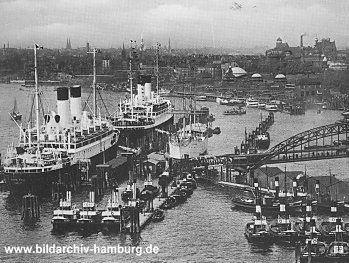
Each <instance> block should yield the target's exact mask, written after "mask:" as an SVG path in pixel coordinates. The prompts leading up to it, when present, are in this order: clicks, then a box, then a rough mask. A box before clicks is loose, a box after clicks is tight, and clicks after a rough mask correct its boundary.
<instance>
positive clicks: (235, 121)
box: [0, 84, 349, 263]
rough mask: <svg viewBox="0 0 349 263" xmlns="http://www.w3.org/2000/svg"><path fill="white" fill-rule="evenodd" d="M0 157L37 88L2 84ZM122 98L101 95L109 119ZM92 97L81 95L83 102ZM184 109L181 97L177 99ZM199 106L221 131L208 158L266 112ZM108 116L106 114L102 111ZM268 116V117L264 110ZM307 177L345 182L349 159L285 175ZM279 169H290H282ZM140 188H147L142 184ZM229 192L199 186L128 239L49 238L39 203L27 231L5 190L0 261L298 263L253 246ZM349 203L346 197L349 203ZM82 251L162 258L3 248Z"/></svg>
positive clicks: (298, 124)
mask: <svg viewBox="0 0 349 263" xmlns="http://www.w3.org/2000/svg"><path fill="white" fill-rule="evenodd" d="M42 91H43V95H44V97H45V98H46V101H43V107H44V108H45V110H47V109H48V106H50V109H51V110H54V107H55V106H54V105H55V92H54V88H53V87H44V88H43V89H42ZM0 93H1V95H2V96H1V97H0V123H1V125H0V152H1V154H2V155H4V153H5V152H6V147H7V145H8V144H9V143H12V142H13V143H14V144H16V143H17V140H18V127H17V126H16V124H15V123H14V122H13V121H11V120H10V117H9V115H8V112H9V111H10V110H11V109H12V107H13V101H14V99H15V98H16V99H17V104H18V108H19V111H20V112H22V113H23V114H24V118H26V117H27V115H28V113H29V111H30V108H31V103H32V100H31V96H30V94H32V93H33V92H32V89H31V88H25V87H21V86H19V85H8V84H0ZM124 95H125V94H120V93H113V92H104V93H103V97H104V98H105V103H106V105H107V107H108V110H109V112H110V113H112V112H113V111H115V110H116V105H117V103H119V100H120V99H121V98H122V96H124ZM87 97H88V93H87V92H85V93H83V99H84V98H85V99H86V98H87ZM173 100H174V103H175V104H176V105H180V99H178V98H175V99H173ZM197 106H198V108H200V107H201V106H202V107H208V108H209V109H210V112H211V113H213V114H214V116H215V119H216V120H215V122H214V123H213V127H216V126H219V127H220V129H221V134H220V135H214V136H213V137H212V138H210V141H209V154H212V155H220V154H225V153H232V152H233V148H234V146H235V145H237V146H239V145H240V144H241V141H242V140H243V139H244V133H245V128H246V130H247V132H250V131H252V129H254V128H255V127H256V126H257V124H258V122H259V120H260V118H261V111H260V110H258V109H247V114H246V115H239V116H224V115H223V112H224V110H226V109H227V108H228V106H221V105H218V104H217V103H215V102H197ZM101 111H102V113H103V109H101ZM340 114H341V112H338V111H323V112H321V113H320V114H318V113H317V111H316V110H308V111H307V112H306V114H305V115H300V116H290V115H287V114H283V113H276V114H275V123H274V125H273V126H272V127H271V129H270V130H269V132H270V135H271V146H274V145H276V144H277V143H279V142H281V141H283V140H285V139H287V138H288V137H290V136H292V135H295V134H296V133H299V132H301V131H305V130H308V129H311V128H314V127H318V126H321V125H325V124H330V123H333V122H335V121H336V120H338V119H340V118H341V116H340ZM262 115H263V118H265V117H266V116H267V112H265V111H263V112H262ZM305 164H306V169H307V174H308V175H310V176H312V175H323V176H325V175H328V171H329V169H331V172H332V174H336V176H337V178H339V179H346V178H347V177H348V175H347V171H348V168H349V163H348V160H347V159H346V158H344V159H337V160H336V159H335V160H323V161H314V162H307V163H293V164H287V165H286V166H287V170H299V171H304V168H305ZM280 167H282V169H283V168H284V167H285V165H281V166H280ZM139 187H142V186H141V185H140V186H139ZM87 196H88V194H87V193H85V192H83V193H79V194H73V203H77V204H78V203H79V204H81V203H82V202H83V201H86V200H87ZM231 196H232V193H231V192H230V190H227V189H222V188H220V187H219V186H215V185H212V184H201V185H199V187H198V189H197V190H195V191H194V194H193V195H192V196H191V197H190V198H189V199H188V200H187V201H186V202H185V203H184V204H182V205H180V206H177V207H175V208H174V209H171V210H168V211H166V212H165V220H164V221H162V222H159V223H151V224H149V225H148V226H146V228H145V229H144V230H143V231H142V232H141V234H140V236H138V237H132V238H131V237H130V235H124V234H119V235H114V236H109V235H103V234H102V233H97V234H92V235H90V236H81V235H78V234H77V233H68V234H64V235H54V234H52V233H51V229H52V225H51V217H52V212H53V209H54V204H52V203H51V201H49V200H46V201H42V203H41V218H40V221H39V222H38V223H37V224H36V225H34V226H25V225H24V224H23V222H22V220H21V210H20V203H19V201H18V200H16V199H14V198H12V197H10V196H9V195H8V193H7V192H0V233H1V234H0V261H1V262H262V263H264V262H295V250H294V249H292V248H286V247H281V246H278V245H272V246H270V247H258V246H253V245H251V244H249V243H248V242H247V240H246V239H245V237H244V235H243V233H244V227H245V224H246V223H247V222H249V221H250V220H251V218H252V214H250V213H246V212H243V211H238V210H233V209H231V201H230V200H231ZM348 198H349V197H348ZM106 202H107V197H104V198H103V199H102V200H101V201H99V204H98V205H99V208H102V207H103V206H105V205H106ZM46 244H48V245H49V246H53V245H55V246H73V245H76V246H79V247H80V246H84V247H90V248H93V247H94V246H98V247H99V248H101V247H103V246H105V247H107V246H118V245H120V246H123V247H127V246H134V245H137V246H138V247H142V248H143V249H145V248H146V247H150V246H152V247H154V246H156V247H158V248H159V251H158V253H157V254H147V253H144V254H142V255H137V254H136V253H133V254H132V253H131V254H128V253H124V254H122V253H116V254H111V253H94V252H98V251H89V252H88V253H76V254H56V253H53V254H51V253H42V254H7V253H5V249H4V246H33V247H34V246H36V245H40V246H43V245H46Z"/></svg>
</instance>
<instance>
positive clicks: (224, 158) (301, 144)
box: [184, 120, 349, 171]
mask: <svg viewBox="0 0 349 263" xmlns="http://www.w3.org/2000/svg"><path fill="white" fill-rule="evenodd" d="M348 133H349V121H346V120H341V121H337V122H335V123H333V124H329V125H324V126H320V127H317V128H313V129H311V130H307V131H304V132H301V133H298V134H296V135H294V136H292V137H290V138H288V139H286V140H284V141H282V142H280V143H279V144H277V145H275V146H274V147H272V148H270V149H269V150H268V151H266V152H264V153H256V154H225V155H219V156H202V157H199V158H193V159H187V160H184V163H186V164H187V165H189V167H197V166H207V165H219V164H223V165H226V166H227V167H229V168H231V169H238V170H245V171H247V170H250V169H252V170H253V169H256V168H258V167H261V166H263V165H265V164H274V163H289V162H302V161H312V160H323V159H335V158H346V157H349V138H348Z"/></svg>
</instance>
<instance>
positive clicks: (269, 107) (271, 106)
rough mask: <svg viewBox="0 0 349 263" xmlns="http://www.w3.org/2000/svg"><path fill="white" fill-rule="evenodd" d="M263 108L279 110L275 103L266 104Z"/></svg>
mask: <svg viewBox="0 0 349 263" xmlns="http://www.w3.org/2000/svg"><path fill="white" fill-rule="evenodd" d="M265 109H266V110H267V111H278V110H279V108H278V105H276V104H266V105H265Z"/></svg>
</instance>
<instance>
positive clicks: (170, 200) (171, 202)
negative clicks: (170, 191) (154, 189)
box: [161, 196, 178, 209]
mask: <svg viewBox="0 0 349 263" xmlns="http://www.w3.org/2000/svg"><path fill="white" fill-rule="evenodd" d="M177 204H178V202H177V200H176V198H174V197H173V196H169V197H168V198H167V199H166V200H165V202H164V204H163V205H162V206H161V208H163V209H171V208H173V207H175V206H176V205H177Z"/></svg>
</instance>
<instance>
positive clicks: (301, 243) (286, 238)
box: [233, 179, 349, 262]
mask: <svg viewBox="0 0 349 263" xmlns="http://www.w3.org/2000/svg"><path fill="white" fill-rule="evenodd" d="M254 187H255V201H254V202H253V205H254V206H255V214H254V217H253V221H252V222H249V223H247V224H246V227H245V237H246V238H247V240H248V241H249V242H250V243H254V244H259V245H262V246H268V245H270V244H273V243H276V244H278V245H287V246H293V247H296V248H298V249H299V250H300V251H299V255H300V260H301V262H320V261H321V262H338V260H340V262H348V261H349V243H348V242H349V223H344V222H343V219H342V218H341V217H340V215H339V213H338V210H337V202H332V204H331V207H330V208H329V211H330V217H329V218H328V219H325V220H323V221H322V222H319V220H318V219H317V217H316V216H314V213H313V209H312V208H313V206H316V202H314V200H311V199H309V198H306V199H304V200H305V201H304V202H305V206H304V205H303V206H302V208H303V209H302V210H301V211H302V212H298V213H296V212H295V210H293V208H292V200H291V202H290V201H289V199H288V198H286V197H285V196H286V195H284V196H280V195H279V196H277V197H276V196H274V200H273V201H274V202H275V203H276V202H277V207H278V211H277V210H276V209H273V210H272V211H269V213H268V214H269V216H271V218H275V216H276V219H270V217H269V218H268V220H267V217H266V216H265V214H266V210H267V208H268V206H266V205H264V206H263V201H262V200H263V195H262V193H261V191H260V188H259V184H258V180H256V179H255V181H254ZM249 203H251V206H252V202H250V201H249ZM233 204H234V205H236V204H237V202H236V201H235V200H233ZM269 208H270V207H269ZM270 212H271V213H270ZM291 214H293V215H296V214H298V215H299V214H301V215H302V217H300V218H293V219H291ZM308 260H310V261H308ZM333 260H334V261H333Z"/></svg>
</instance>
